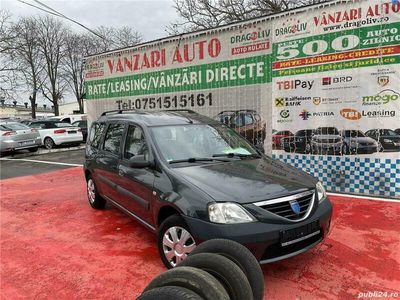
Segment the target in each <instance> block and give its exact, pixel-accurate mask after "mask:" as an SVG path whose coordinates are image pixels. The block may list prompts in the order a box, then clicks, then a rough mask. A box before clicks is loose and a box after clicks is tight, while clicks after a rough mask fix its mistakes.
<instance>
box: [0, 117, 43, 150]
mask: <svg viewBox="0 0 400 300" xmlns="http://www.w3.org/2000/svg"><path fill="white" fill-rule="evenodd" d="M41 145H42V140H41V138H40V134H39V132H38V131H37V130H36V129H33V128H29V127H28V126H26V125H24V124H21V123H18V122H9V121H7V122H0V152H1V153H6V152H14V151H17V150H22V149H28V150H29V151H30V152H36V151H37V150H38V148H39V147H40V146H41Z"/></svg>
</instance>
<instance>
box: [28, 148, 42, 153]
mask: <svg viewBox="0 0 400 300" xmlns="http://www.w3.org/2000/svg"><path fill="white" fill-rule="evenodd" d="M28 150H29V152H32V153H33V152H37V151H38V150H39V147H33V148H29V149H28Z"/></svg>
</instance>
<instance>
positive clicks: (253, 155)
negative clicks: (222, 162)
mask: <svg viewBox="0 0 400 300" xmlns="http://www.w3.org/2000/svg"><path fill="white" fill-rule="evenodd" d="M213 157H240V158H243V157H251V158H261V156H260V155H259V154H257V153H252V154H242V153H233V152H230V153H218V154H214V155H213Z"/></svg>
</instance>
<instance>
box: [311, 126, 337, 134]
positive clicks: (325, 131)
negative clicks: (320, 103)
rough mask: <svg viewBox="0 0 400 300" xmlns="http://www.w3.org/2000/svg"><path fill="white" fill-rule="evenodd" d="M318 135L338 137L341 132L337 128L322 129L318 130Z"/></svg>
mask: <svg viewBox="0 0 400 300" xmlns="http://www.w3.org/2000/svg"><path fill="white" fill-rule="evenodd" d="M316 133H317V134H321V135H325V134H326V135H338V134H339V132H338V130H337V129H336V128H335V127H320V128H318V129H317V132H316Z"/></svg>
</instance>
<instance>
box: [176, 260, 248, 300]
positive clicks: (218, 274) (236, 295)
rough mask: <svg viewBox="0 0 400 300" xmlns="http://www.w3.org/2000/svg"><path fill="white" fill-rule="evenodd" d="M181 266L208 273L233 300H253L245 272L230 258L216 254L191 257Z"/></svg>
mask: <svg viewBox="0 0 400 300" xmlns="http://www.w3.org/2000/svg"><path fill="white" fill-rule="evenodd" d="M181 266H186V267H194V268H198V269H201V270H203V271H206V272H207V273H209V274H211V275H212V276H214V277H215V278H217V279H218V280H219V282H220V283H222V285H223V286H224V288H225V290H226V291H227V292H228V295H229V298H230V299H231V300H253V292H252V290H251V286H250V283H249V281H248V279H247V278H246V275H245V274H244V272H243V271H242V270H241V269H240V267H239V266H238V265H236V264H235V263H234V262H233V261H231V260H230V259H229V258H226V257H224V256H222V255H219V254H215V253H199V254H195V255H189V256H188V257H187V258H186V259H185V260H184V261H182V262H181V263H180V264H179V265H178V268H180V267H181Z"/></svg>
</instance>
